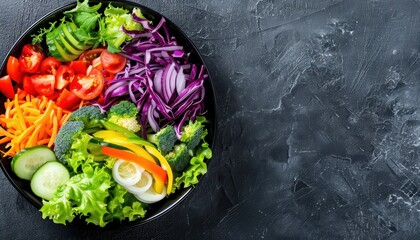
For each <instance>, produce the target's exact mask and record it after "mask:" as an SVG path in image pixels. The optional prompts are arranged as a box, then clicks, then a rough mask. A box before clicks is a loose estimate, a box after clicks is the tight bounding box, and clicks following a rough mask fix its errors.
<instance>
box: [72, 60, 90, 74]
mask: <svg viewBox="0 0 420 240" xmlns="http://www.w3.org/2000/svg"><path fill="white" fill-rule="evenodd" d="M69 67H70V68H71V69H73V70H74V73H76V74H86V69H87V67H86V63H85V62H84V61H82V60H75V61H71V62H70V64H69Z"/></svg>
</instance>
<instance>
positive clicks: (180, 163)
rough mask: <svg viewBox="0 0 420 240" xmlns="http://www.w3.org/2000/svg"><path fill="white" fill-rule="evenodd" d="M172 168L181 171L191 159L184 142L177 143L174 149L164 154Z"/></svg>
mask: <svg viewBox="0 0 420 240" xmlns="http://www.w3.org/2000/svg"><path fill="white" fill-rule="evenodd" d="M165 158H166V160H167V161H168V163H169V165H170V166H171V168H172V170H174V171H177V172H182V170H184V169H185V168H186V167H187V166H188V164H189V162H190V159H191V155H190V151H189V150H188V147H187V145H186V144H185V143H181V144H177V145H175V146H174V149H173V150H172V151H171V152H170V153H168V154H167V155H166V156H165Z"/></svg>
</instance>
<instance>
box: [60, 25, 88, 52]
mask: <svg viewBox="0 0 420 240" xmlns="http://www.w3.org/2000/svg"><path fill="white" fill-rule="evenodd" d="M60 29H61V31H62V33H63V34H64V36H65V37H66V39H67V41H68V42H69V43H70V44H71V45H72V46H74V47H75V48H76V49H78V50H82V51H85V50H87V49H89V48H90V47H91V46H89V45H84V44H82V43H81V42H79V41H77V39H76V38H75V37H74V36H73V31H72V29H71V28H70V26H68V25H67V24H66V23H63V24H61V26H60Z"/></svg>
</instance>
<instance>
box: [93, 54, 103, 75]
mask: <svg viewBox="0 0 420 240" xmlns="http://www.w3.org/2000/svg"><path fill="white" fill-rule="evenodd" d="M92 67H94V68H96V69H98V70H99V71H101V72H102V70H103V67H102V63H101V58H100V57H97V58H95V59H93V60H92Z"/></svg>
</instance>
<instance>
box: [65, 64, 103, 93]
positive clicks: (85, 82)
mask: <svg viewBox="0 0 420 240" xmlns="http://www.w3.org/2000/svg"><path fill="white" fill-rule="evenodd" d="M103 87H104V77H103V76H102V74H101V72H99V71H98V70H96V69H94V68H93V69H92V70H91V71H90V73H89V75H87V76H86V75H84V74H77V75H76V77H75V78H74V79H73V81H71V83H70V91H71V92H72V93H74V94H75V95H76V96H78V97H79V98H81V99H83V100H92V99H94V98H96V97H97V96H98V95H99V94H100V93H101V92H102V89H103Z"/></svg>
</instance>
